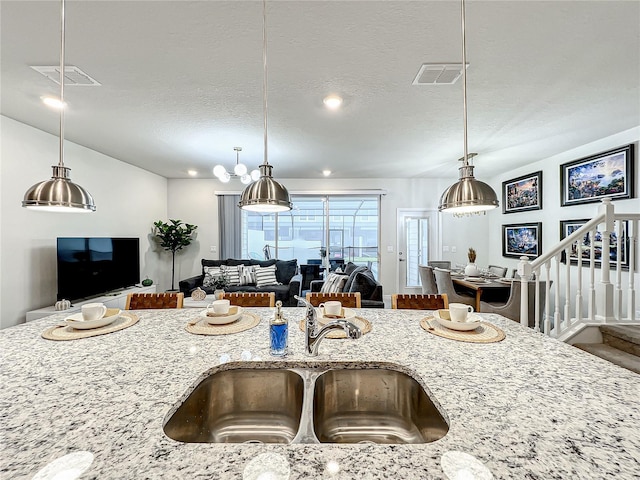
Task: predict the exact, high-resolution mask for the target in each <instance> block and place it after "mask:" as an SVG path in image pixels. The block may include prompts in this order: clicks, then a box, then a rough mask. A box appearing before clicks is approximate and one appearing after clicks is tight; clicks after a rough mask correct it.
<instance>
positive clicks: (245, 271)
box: [238, 265, 256, 285]
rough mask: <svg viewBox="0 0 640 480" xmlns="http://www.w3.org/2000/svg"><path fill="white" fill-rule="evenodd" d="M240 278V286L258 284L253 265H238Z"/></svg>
mask: <svg viewBox="0 0 640 480" xmlns="http://www.w3.org/2000/svg"><path fill="white" fill-rule="evenodd" d="M238 276H239V277H240V285H255V284H256V271H255V267H254V266H253V265H238Z"/></svg>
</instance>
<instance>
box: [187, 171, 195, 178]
mask: <svg viewBox="0 0 640 480" xmlns="http://www.w3.org/2000/svg"><path fill="white" fill-rule="evenodd" d="M187 173H188V174H189V175H191V176H192V177H195V176H196V175H198V171H197V170H187Z"/></svg>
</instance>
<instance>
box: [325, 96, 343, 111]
mask: <svg viewBox="0 0 640 480" xmlns="http://www.w3.org/2000/svg"><path fill="white" fill-rule="evenodd" d="M322 101H323V102H324V104H325V105H326V106H327V108H328V109H329V110H337V109H338V108H340V105H342V97H339V96H338V95H328V96H326V97H324V100H322Z"/></svg>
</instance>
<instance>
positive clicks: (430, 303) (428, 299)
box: [391, 293, 449, 310]
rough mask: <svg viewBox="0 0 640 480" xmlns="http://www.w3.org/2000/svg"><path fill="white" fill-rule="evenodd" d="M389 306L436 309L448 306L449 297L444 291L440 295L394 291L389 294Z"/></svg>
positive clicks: (410, 308)
mask: <svg viewBox="0 0 640 480" xmlns="http://www.w3.org/2000/svg"><path fill="white" fill-rule="evenodd" d="M391 308H396V309H398V308H403V309H408V310H438V309H440V308H449V299H448V297H447V294H446V293H443V294H441V295H416V294H409V293H394V294H393V295H391Z"/></svg>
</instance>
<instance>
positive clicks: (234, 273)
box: [220, 265, 240, 287]
mask: <svg viewBox="0 0 640 480" xmlns="http://www.w3.org/2000/svg"><path fill="white" fill-rule="evenodd" d="M220 269H221V270H222V271H223V272H224V273H225V275H226V276H227V279H228V280H229V286H230V287H235V286H238V285H240V274H239V273H238V266H237V265H220Z"/></svg>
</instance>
